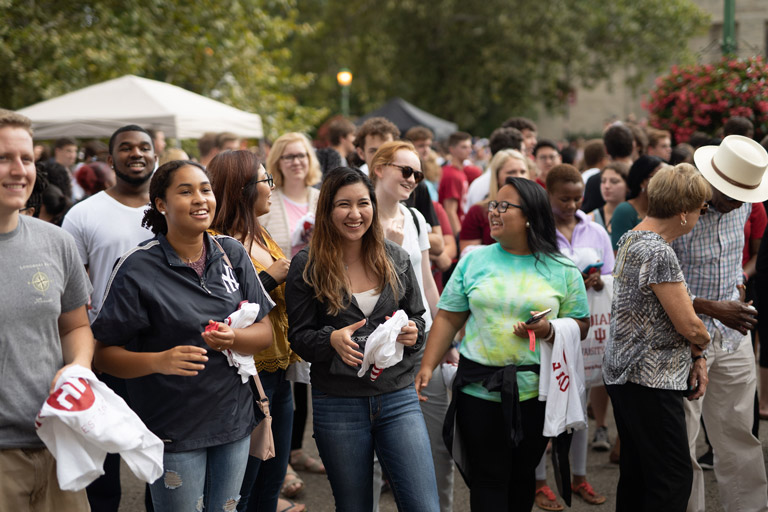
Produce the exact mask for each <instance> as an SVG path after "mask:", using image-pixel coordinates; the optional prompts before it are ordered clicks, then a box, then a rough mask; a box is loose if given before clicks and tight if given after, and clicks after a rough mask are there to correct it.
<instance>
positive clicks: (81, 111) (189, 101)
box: [19, 75, 264, 139]
mask: <svg viewBox="0 0 768 512" xmlns="http://www.w3.org/2000/svg"><path fill="white" fill-rule="evenodd" d="M19 113H20V114H23V115H25V116H27V117H29V118H30V119H31V120H32V127H33V128H34V130H35V137H36V138H38V139H53V138H57V137H64V136H69V137H109V136H110V135H112V132H114V131H115V130H116V129H117V128H120V127H121V126H124V125H126V124H138V125H140V126H143V127H145V128H155V129H157V130H162V131H163V132H165V134H166V135H167V136H168V137H174V138H179V139H196V138H200V137H201V136H202V135H203V133H206V132H225V131H226V132H233V133H236V134H237V135H239V136H241V137H255V138H260V137H262V136H263V135H264V132H263V130H262V127H261V118H260V117H259V116H258V115H257V114H251V113H250V112H245V111H243V110H239V109H236V108H234V107H231V106H229V105H225V104H224V103H221V102H218V101H215V100H212V99H210V98H206V97H205V96H201V95H199V94H195V93H193V92H190V91H187V90H186V89H182V88H181V87H177V86H175V85H172V84H169V83H165V82H158V81H156V80H149V79H147V78H141V77H138V76H134V75H125V76H123V77H120V78H115V79H113V80H108V81H106V82H101V83H99V84H96V85H91V86H89V87H85V88H83V89H79V90H77V91H74V92H70V93H68V94H64V95H63V96H59V97H57V98H53V99H50V100H47V101H43V102H40V103H36V104H34V105H32V106H29V107H26V108H23V109H21V110H19Z"/></svg>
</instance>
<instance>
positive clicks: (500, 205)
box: [488, 201, 523, 213]
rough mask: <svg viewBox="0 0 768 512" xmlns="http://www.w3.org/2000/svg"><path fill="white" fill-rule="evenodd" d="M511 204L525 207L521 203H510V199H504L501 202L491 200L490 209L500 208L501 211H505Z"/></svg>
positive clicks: (516, 206) (490, 210)
mask: <svg viewBox="0 0 768 512" xmlns="http://www.w3.org/2000/svg"><path fill="white" fill-rule="evenodd" d="M510 206H514V207H515V208H520V209H521V210H522V209H523V207H522V206H520V205H519V204H515V203H510V202H509V201H502V202H500V203H499V202H497V201H490V202H489V203H488V211H489V212H492V211H493V210H499V213H504V212H506V211H507V209H508V208H509V207H510Z"/></svg>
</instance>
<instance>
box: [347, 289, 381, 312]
mask: <svg viewBox="0 0 768 512" xmlns="http://www.w3.org/2000/svg"><path fill="white" fill-rule="evenodd" d="M352 295H354V296H355V300H356V301H357V305H358V307H359V308H360V311H362V312H363V314H364V315H365V317H366V318H367V317H369V316H371V313H373V308H374V307H375V306H376V303H377V302H378V301H379V297H380V296H381V294H380V293H376V288H371V289H370V290H366V291H364V292H360V293H353V294H352Z"/></svg>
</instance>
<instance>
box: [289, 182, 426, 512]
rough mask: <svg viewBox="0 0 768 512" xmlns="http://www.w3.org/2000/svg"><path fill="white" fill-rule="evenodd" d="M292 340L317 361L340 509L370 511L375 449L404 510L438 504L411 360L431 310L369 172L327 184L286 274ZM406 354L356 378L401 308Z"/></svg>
mask: <svg viewBox="0 0 768 512" xmlns="http://www.w3.org/2000/svg"><path fill="white" fill-rule="evenodd" d="M285 295H286V304H287V308H288V324H289V326H290V327H289V329H288V339H289V340H290V342H291V347H292V348H293V350H295V351H296V352H297V353H298V354H299V355H300V356H301V357H302V358H303V359H305V360H307V361H309V362H311V363H312V368H311V374H310V377H311V383H312V407H313V427H314V432H315V439H316V441H317V447H318V450H319V452H320V457H321V458H322V459H323V464H325V468H326V471H327V473H328V479H329V481H330V483H331V488H332V489H333V495H334V498H335V500H336V509H337V510H351V511H366V510H371V509H372V507H373V485H372V482H373V453H374V450H375V451H376V454H377V455H378V457H379V460H380V461H381V465H382V468H383V469H384V471H385V472H386V474H387V476H388V477H389V480H390V482H391V485H392V491H393V493H394V496H395V501H396V502H397V504H398V509H399V510H414V511H436V510H438V500H437V487H436V484H435V474H434V467H433V465H432V455H431V453H430V451H429V438H428V436H427V430H426V427H425V425H424V419H423V417H422V414H421V410H420V408H419V403H418V397H417V396H416V392H415V389H414V387H413V378H414V374H415V368H414V363H415V361H416V356H417V354H418V353H419V352H420V351H421V349H422V346H423V344H424V320H423V318H422V315H423V313H424V306H423V304H422V301H421V292H420V291H419V288H418V284H417V282H416V276H415V274H414V270H413V268H412V267H411V264H410V260H409V258H408V255H407V254H406V253H405V252H404V251H403V250H402V249H401V248H400V247H399V246H397V245H396V244H394V243H391V242H389V241H386V240H385V239H384V235H383V232H382V229H381V226H380V225H379V221H378V212H377V210H376V197H375V195H374V191H373V186H372V185H371V182H370V181H369V180H368V178H367V177H366V176H365V175H364V174H363V173H362V172H360V171H358V170H356V169H350V168H347V167H340V168H337V169H334V170H333V171H331V172H330V173H329V174H328V176H327V177H326V178H325V181H324V182H323V186H322V189H321V190H320V198H319V199H318V205H317V220H316V224H315V232H314V236H313V237H312V241H311V242H310V245H309V247H308V248H305V249H303V250H302V251H301V252H299V253H298V254H297V255H296V256H295V257H294V258H293V260H292V262H291V268H290V270H289V272H288V278H287V280H286V290H285ZM400 309H402V310H404V311H405V313H406V314H407V315H408V318H409V319H410V320H409V322H408V325H407V326H405V327H403V329H402V330H401V331H400V335H399V336H398V338H397V341H398V342H399V343H402V344H403V345H404V350H403V359H402V361H400V362H399V363H398V364H396V365H395V366H392V367H389V368H386V369H384V370H383V371H382V373H381V375H380V376H379V377H378V379H376V380H371V379H370V378H368V375H367V374H366V375H364V376H363V377H362V378H360V377H358V376H357V372H358V368H359V366H360V365H361V363H362V361H363V352H364V347H365V342H366V340H367V339H368V336H369V335H370V334H371V333H372V332H373V331H374V329H376V327H377V326H378V325H379V324H381V323H383V322H385V321H386V319H387V318H388V317H389V316H391V315H392V314H393V312H394V311H396V310H400Z"/></svg>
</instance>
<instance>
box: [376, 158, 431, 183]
mask: <svg viewBox="0 0 768 512" xmlns="http://www.w3.org/2000/svg"><path fill="white" fill-rule="evenodd" d="M384 165H391V166H392V167H397V168H398V169H400V172H401V173H403V178H405V179H408V178H410V177H411V175H413V179H414V180H416V183H419V182H420V181H421V180H423V179H424V173H423V172H421V171H417V170H416V169H414V168H413V167H410V166H408V165H397V164H392V163H389V164H384Z"/></svg>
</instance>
